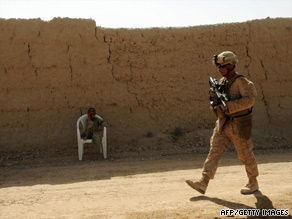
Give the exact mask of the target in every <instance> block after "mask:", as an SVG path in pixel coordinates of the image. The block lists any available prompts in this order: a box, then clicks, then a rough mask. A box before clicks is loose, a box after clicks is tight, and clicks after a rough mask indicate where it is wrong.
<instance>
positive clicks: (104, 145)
mask: <svg viewBox="0 0 292 219" xmlns="http://www.w3.org/2000/svg"><path fill="white" fill-rule="evenodd" d="M87 117H88V115H87V114H84V115H82V116H80V117H79V119H78V120H77V142H78V158H79V160H82V156H83V153H84V149H83V148H84V144H86V143H92V139H86V140H83V139H82V138H81V134H80V129H79V125H80V123H81V124H82V127H83V129H84V127H85V121H86V119H87ZM95 117H96V118H99V119H102V118H101V117H100V116H99V115H95ZM101 144H102V149H103V150H102V151H103V157H104V158H105V159H106V158H107V142H106V127H104V129H103V137H102V141H101Z"/></svg>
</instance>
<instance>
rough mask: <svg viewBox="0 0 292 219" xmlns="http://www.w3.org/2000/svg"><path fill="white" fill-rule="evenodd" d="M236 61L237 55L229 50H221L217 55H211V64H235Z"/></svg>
mask: <svg viewBox="0 0 292 219" xmlns="http://www.w3.org/2000/svg"><path fill="white" fill-rule="evenodd" d="M237 63H238V59H237V56H236V55H235V54H234V53H233V52H230V51H224V52H221V53H220V54H219V55H217V54H216V55H214V56H213V65H216V66H219V65H226V64H233V65H236V64H237Z"/></svg>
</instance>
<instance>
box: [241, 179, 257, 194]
mask: <svg viewBox="0 0 292 219" xmlns="http://www.w3.org/2000/svg"><path fill="white" fill-rule="evenodd" d="M258 190H259V184H258V181H257V179H256V178H250V179H249V181H248V184H246V185H245V187H244V188H242V189H241V190H240V193H241V194H244V195H245V194H251V193H254V192H256V191H258Z"/></svg>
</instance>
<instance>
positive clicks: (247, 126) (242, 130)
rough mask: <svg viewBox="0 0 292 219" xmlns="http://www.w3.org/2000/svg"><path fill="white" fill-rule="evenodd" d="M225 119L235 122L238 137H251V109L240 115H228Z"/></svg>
mask: <svg viewBox="0 0 292 219" xmlns="http://www.w3.org/2000/svg"><path fill="white" fill-rule="evenodd" d="M227 120H232V121H233V122H234V123H235V125H236V127H237V129H238V132H239V137H240V138H243V139H249V138H250V137H251V129H252V110H249V111H248V113H247V114H244V115H241V116H233V117H232V116H229V117H227Z"/></svg>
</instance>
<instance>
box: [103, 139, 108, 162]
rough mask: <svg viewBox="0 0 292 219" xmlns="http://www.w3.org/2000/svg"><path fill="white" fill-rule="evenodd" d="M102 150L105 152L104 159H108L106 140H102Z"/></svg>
mask: <svg viewBox="0 0 292 219" xmlns="http://www.w3.org/2000/svg"><path fill="white" fill-rule="evenodd" d="M102 152H103V157H104V159H106V158H107V147H106V144H105V143H104V142H102Z"/></svg>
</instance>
